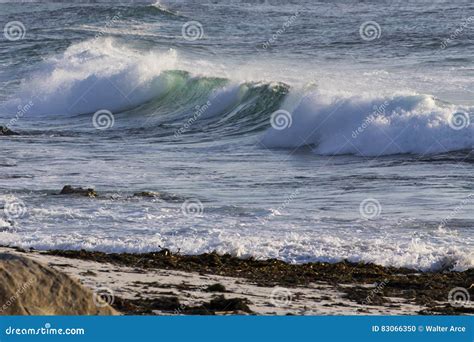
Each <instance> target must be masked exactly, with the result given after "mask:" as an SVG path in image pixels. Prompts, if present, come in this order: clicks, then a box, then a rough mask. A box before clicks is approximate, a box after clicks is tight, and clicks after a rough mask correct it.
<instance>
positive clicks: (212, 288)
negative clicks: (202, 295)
mask: <svg viewBox="0 0 474 342" xmlns="http://www.w3.org/2000/svg"><path fill="white" fill-rule="evenodd" d="M204 291H205V292H226V288H225V286H224V285H222V284H219V283H217V284H213V285H209V286H208V287H207V288H205V289H204Z"/></svg>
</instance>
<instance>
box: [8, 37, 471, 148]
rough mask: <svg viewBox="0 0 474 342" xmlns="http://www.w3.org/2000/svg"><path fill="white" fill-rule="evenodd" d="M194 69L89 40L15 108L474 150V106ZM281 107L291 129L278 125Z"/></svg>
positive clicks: (287, 143) (317, 141)
mask: <svg viewBox="0 0 474 342" xmlns="http://www.w3.org/2000/svg"><path fill="white" fill-rule="evenodd" d="M189 65H192V63H191V64H189V63H188V64H187V65H186V67H187V68H188V69H189V70H188V71H185V70H179V69H181V68H183V63H181V61H180V60H179V58H178V54H177V52H176V51H174V50H170V51H168V52H148V53H146V54H143V53H142V52H139V51H134V50H133V49H129V48H127V47H125V46H120V45H118V44H117V43H116V42H115V41H113V40H112V39H100V40H92V41H86V42H82V43H78V44H74V45H72V46H70V47H69V48H68V49H67V50H66V51H65V52H64V53H63V54H62V55H59V56H56V57H54V58H52V59H50V60H47V61H45V62H44V63H42V64H41V65H40V66H39V67H38V68H37V70H36V72H35V73H34V76H33V77H31V79H29V80H28V81H27V82H25V83H24V85H23V88H22V91H21V92H20V94H19V97H20V98H21V100H20V101H17V100H12V101H10V103H7V106H8V105H10V106H11V107H10V108H12V110H15V108H17V107H18V105H19V102H20V103H22V102H25V101H26V102H27V101H29V100H31V99H33V101H34V102H35V104H34V106H33V107H32V111H33V112H34V114H36V115H42V116H73V115H80V114H92V113H94V112H96V111H98V110H101V109H106V110H109V111H111V112H112V113H114V114H119V113H124V114H123V115H125V116H126V117H129V118H130V117H132V118H133V117H138V116H148V117H149V120H147V122H148V126H147V127H146V128H147V129H152V130H153V129H155V130H157V129H159V130H161V132H160V133H161V134H168V135H175V137H176V138H181V137H183V136H186V135H190V134H193V133H195V132H201V133H202V132H206V133H212V132H217V133H218V134H216V136H218V137H220V138H224V137H225V136H228V135H239V134H241V135H243V134H250V133H255V134H257V133H258V134H259V135H260V141H261V143H262V145H263V146H265V147H270V148H299V147H302V146H311V148H312V149H313V150H314V152H315V153H318V154H325V155H335V154H355V155H365V156H377V155H388V154H402V153H413V154H436V153H445V152H450V151H459V150H470V149H472V148H473V146H474V131H473V127H474V126H473V124H472V119H473V118H472V108H467V107H462V106H457V105H454V104H450V103H444V102H442V101H439V100H437V99H435V98H433V97H432V96H430V95H420V94H406V95H393V96H385V97H379V96H375V95H374V96H372V97H367V96H366V97H357V96H348V95H346V96H335V95H331V96H329V95H324V94H322V93H321V92H320V91H318V89H297V88H292V87H290V86H289V85H287V84H284V83H281V82H240V83H239V82H236V81H231V80H228V79H225V78H219V77H214V76H213V75H212V70H210V72H209V75H202V74H194V73H193V70H192V68H190V67H189ZM186 67H185V68H186ZM278 110H280V114H282V113H283V114H285V117H282V118H281V119H283V122H282V123H283V124H284V125H285V124H286V127H276V126H275V125H273V126H271V125H270V123H271V121H272V120H273V119H274V118H275V112H277V111H278ZM454 113H461V114H462V115H464V119H465V120H466V122H465V127H453V122H452V121H453V117H452V116H453V114H454ZM277 114H278V113H277ZM461 119H462V118H461ZM285 120H286V121H285ZM123 121H124V122H125V121H126V122H127V125H128V126H126V127H124V126H122V128H139V126H138V127H137V126H135V122H136V125H141V124H142V122H143V120H142V121H139V120H137V121H134V120H132V119H128V120H123ZM461 124H462V123H461ZM116 128H120V125H117V127H116Z"/></svg>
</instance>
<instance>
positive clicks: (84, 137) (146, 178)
mask: <svg viewBox="0 0 474 342" xmlns="http://www.w3.org/2000/svg"><path fill="white" fill-rule="evenodd" d="M0 24H1V25H2V27H3V28H4V30H3V36H2V37H1V38H2V39H1V40H0V65H1V67H0V84H1V87H0V124H1V125H3V126H7V127H9V128H10V129H12V130H14V131H18V132H20V133H21V135H20V136H4V137H1V140H0V142H1V144H2V149H3V152H4V153H3V155H2V160H1V162H0V170H1V173H0V193H1V195H2V202H3V207H4V209H3V212H2V213H1V214H2V216H1V219H0V226H1V227H2V228H1V229H2V231H1V232H0V242H1V243H2V244H12V245H18V246H23V247H35V248H42V249H49V248H67V249H79V248H86V249H91V250H103V251H151V250H157V249H159V248H160V247H166V248H170V249H172V250H180V251H181V252H183V253H202V252H209V251H212V250H217V251H218V252H221V253H225V252H229V253H232V254H235V255H238V256H243V257H246V256H255V257H258V258H268V257H276V258H280V259H283V260H287V261H291V262H306V261H315V260H324V261H338V260H341V259H349V260H351V261H366V262H375V263H378V264H382V265H395V266H407V267H415V268H420V269H439V268H455V269H466V268H470V267H473V264H474V254H473V250H474V249H473V243H474V234H473V229H474V217H473V215H472V209H473V207H474V205H473V201H474V194H473V188H474V186H473V180H474V177H473V161H474V158H473V154H472V151H473V145H474V128H473V124H472V122H473V119H474V118H473V108H474V97H473V93H474V77H473V76H474V65H473V60H474V58H473V56H474V47H473V44H472V39H473V36H474V31H473V27H474V4H472V2H470V1H461V0H457V1H424V0H418V1H388V0H387V1H354V0H344V1H317V2H315V1H250V0H248V1H240V0H239V1H237V0H235V1H234V0H232V1H204V2H203V1H187V0H183V1H163V2H161V1H160V2H159V3H146V2H124V1H120V2H91V3H87V2H73V3H72V2H71V3H67V2H54V3H53V2H49V3H40V2H28V3H26V2H22V3H18V2H17V3H3V2H0ZM66 184H72V185H74V186H85V187H94V188H95V189H96V190H97V191H98V193H99V197H98V198H95V199H89V198H84V197H75V196H58V195H56V194H57V193H58V192H59V191H60V190H61V188H62V186H63V185H66ZM141 191H152V192H155V193H157V194H156V195H155V196H154V197H150V196H134V194H135V193H137V192H141Z"/></svg>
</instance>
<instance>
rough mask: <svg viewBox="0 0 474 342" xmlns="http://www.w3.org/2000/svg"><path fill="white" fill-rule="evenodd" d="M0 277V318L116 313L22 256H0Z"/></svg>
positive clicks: (60, 275)
mask: <svg viewBox="0 0 474 342" xmlns="http://www.w3.org/2000/svg"><path fill="white" fill-rule="evenodd" d="M0 277H1V279H2V281H1V282H0V304H1V305H2V306H0V314H1V315H116V314H118V312H117V311H115V310H114V309H113V308H111V307H110V306H109V305H108V304H107V303H105V302H103V301H98V300H97V299H96V298H94V294H93V293H92V292H91V291H90V290H88V289H86V288H85V287H83V286H82V285H80V284H79V283H77V282H76V281H74V280H73V279H71V278H69V276H67V275H66V274H64V273H60V272H58V271H56V270H54V269H52V268H49V267H46V266H43V265H41V264H39V263H37V262H35V261H33V260H31V259H28V258H25V257H23V256H19V255H14V254H7V253H0ZM96 303H97V305H96Z"/></svg>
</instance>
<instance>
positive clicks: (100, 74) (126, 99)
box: [11, 38, 177, 115]
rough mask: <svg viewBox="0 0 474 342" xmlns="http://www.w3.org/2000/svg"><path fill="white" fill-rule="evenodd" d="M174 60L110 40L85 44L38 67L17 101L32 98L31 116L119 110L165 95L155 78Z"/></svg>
mask: <svg viewBox="0 0 474 342" xmlns="http://www.w3.org/2000/svg"><path fill="white" fill-rule="evenodd" d="M176 58H177V56H176V52H175V51H174V50H169V51H168V52H165V53H160V52H155V51H151V52H149V53H146V54H143V53H139V52H138V51H134V50H132V49H129V48H127V47H125V46H122V45H120V44H118V43H116V42H115V41H114V40H112V39H110V38H99V39H94V40H89V41H85V42H81V43H78V44H74V45H71V46H70V47H69V48H68V49H67V50H66V51H65V52H64V53H63V54H61V55H58V56H56V57H53V58H51V59H49V60H47V61H45V62H44V63H42V64H41V65H40V66H39V67H38V68H37V70H36V72H34V73H33V74H32V76H31V78H30V79H29V80H28V81H26V82H25V83H24V84H23V89H22V90H21V91H20V94H19V97H20V98H23V99H31V98H33V99H34V102H35V108H34V110H33V111H34V113H35V114H47V115H71V114H83V113H93V112H95V111H97V110H99V109H107V110H109V111H112V112H117V111H122V110H125V109H127V108H133V107H136V106H138V105H140V104H142V103H144V102H146V101H149V100H151V99H152V98H154V97H156V96H159V95H160V94H162V93H163V92H165V91H167V90H168V88H169V85H168V84H167V81H168V80H167V79H165V78H162V77H160V75H161V73H162V71H163V70H169V69H174V68H175V66H176ZM11 104H13V105H14V106H15V105H16V103H11Z"/></svg>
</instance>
